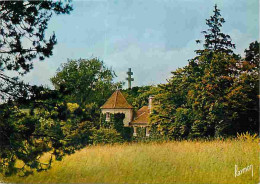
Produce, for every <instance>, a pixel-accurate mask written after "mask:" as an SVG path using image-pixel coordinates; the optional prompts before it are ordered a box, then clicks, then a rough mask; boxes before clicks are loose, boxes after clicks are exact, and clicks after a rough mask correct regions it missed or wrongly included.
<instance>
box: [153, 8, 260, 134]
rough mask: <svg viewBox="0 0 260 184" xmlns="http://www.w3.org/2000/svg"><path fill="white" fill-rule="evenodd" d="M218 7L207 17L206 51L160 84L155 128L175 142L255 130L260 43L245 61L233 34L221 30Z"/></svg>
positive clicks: (247, 51)
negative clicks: (176, 139) (180, 139)
mask: <svg viewBox="0 0 260 184" xmlns="http://www.w3.org/2000/svg"><path fill="white" fill-rule="evenodd" d="M223 22H224V19H223V18H220V13H219V10H218V9H217V6H215V7H214V16H212V17H211V18H210V19H207V25H209V27H210V29H209V30H208V32H207V31H206V32H204V33H205V44H204V47H205V49H204V50H199V51H197V53H198V56H196V57H195V58H193V59H191V60H189V64H188V65H187V66H185V67H184V68H181V69H178V70H177V71H175V72H172V73H173V76H172V78H171V79H170V80H169V81H168V83H167V84H165V85H161V86H160V92H159V94H158V95H156V97H155V101H156V103H155V108H154V110H153V113H152V115H151V120H152V125H153V126H154V127H156V128H157V130H158V131H159V132H160V133H162V134H166V135H168V136H170V137H172V138H187V137H206V136H219V135H221V136H225V135H236V133H237V132H245V131H250V132H256V131H257V128H256V127H257V126H256V125H257V123H256V122H257V118H256V117H257V114H258V113H257V111H258V109H259V107H258V106H257V104H258V99H257V89H258V87H257V86H258V85H257V83H258V81H257V76H258V71H257V72H256V68H257V67H258V65H257V64H254V62H256V61H257V57H259V51H257V47H259V45H257V44H255V43H252V44H250V48H249V49H247V50H246V51H245V52H246V60H248V61H243V62H241V61H240V57H238V55H236V54H234V53H233V51H232V50H231V49H232V48H234V47H235V46H234V45H233V44H232V43H231V38H230V36H226V35H225V34H223V33H221V32H220V27H221V26H222V24H221V23H223Z"/></svg>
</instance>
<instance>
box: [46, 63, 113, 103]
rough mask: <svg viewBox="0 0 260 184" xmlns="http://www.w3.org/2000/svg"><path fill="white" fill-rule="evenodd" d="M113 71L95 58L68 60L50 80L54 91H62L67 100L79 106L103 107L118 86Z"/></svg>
mask: <svg viewBox="0 0 260 184" xmlns="http://www.w3.org/2000/svg"><path fill="white" fill-rule="evenodd" d="M114 77H115V73H114V71H112V70H111V69H108V68H107V67H106V66H105V65H104V63H103V62H102V61H100V60H99V59H97V58H93V59H79V60H69V61H68V62H67V63H65V64H63V65H62V66H61V69H59V70H58V71H57V74H56V75H55V76H54V77H52V78H51V82H52V84H53V85H54V87H55V89H57V90H60V89H64V91H66V92H67V94H68V95H67V98H66V99H67V100H69V101H71V102H76V103H79V104H80V105H81V104H84V105H86V104H89V103H94V102H95V103H96V104H97V105H98V106H101V105H103V103H105V100H106V99H107V98H108V97H109V95H110V94H111V93H112V91H114V90H115V89H116V86H117V85H118V84H116V83H114V82H113V78H114Z"/></svg>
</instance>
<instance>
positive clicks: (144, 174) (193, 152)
mask: <svg viewBox="0 0 260 184" xmlns="http://www.w3.org/2000/svg"><path fill="white" fill-rule="evenodd" d="M235 165H238V167H239V169H242V168H244V167H246V166H248V165H253V169H254V176H253V177H252V176H251V171H250V172H246V173H244V174H242V175H240V176H238V177H235V175H234V174H235ZM258 176H259V147H258V142H257V141H254V142H246V141H237V140H226V141H217V140H216V141H208V142H203V141H194V142H191V141H181V142H167V143H148V144H144V143H136V144H130V145H127V144H123V145H105V146H91V147H88V148H85V149H83V150H81V151H78V152H76V153H75V154H73V155H70V156H67V157H65V158H64V159H63V160H62V161H60V162H58V161H57V162H54V164H53V167H52V169H51V170H49V171H47V172H41V173H35V174H34V175H33V176H29V177H27V178H19V177H17V176H13V177H10V178H5V179H4V181H7V182H22V183H205V184H206V183H207V184H208V183H228V184H230V183H233V184H248V183H252V184H253V183H254V184H255V183H258V179H259V177H258Z"/></svg>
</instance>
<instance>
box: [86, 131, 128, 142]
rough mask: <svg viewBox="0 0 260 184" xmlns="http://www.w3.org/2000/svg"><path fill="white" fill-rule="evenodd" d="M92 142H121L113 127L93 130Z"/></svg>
mask: <svg viewBox="0 0 260 184" xmlns="http://www.w3.org/2000/svg"><path fill="white" fill-rule="evenodd" d="M91 139H92V141H93V144H94V145H96V144H114V143H121V142H123V139H122V136H121V135H120V133H118V132H117V131H116V130H115V129H112V128H100V129H98V130H95V131H94V132H93V136H92V137H91Z"/></svg>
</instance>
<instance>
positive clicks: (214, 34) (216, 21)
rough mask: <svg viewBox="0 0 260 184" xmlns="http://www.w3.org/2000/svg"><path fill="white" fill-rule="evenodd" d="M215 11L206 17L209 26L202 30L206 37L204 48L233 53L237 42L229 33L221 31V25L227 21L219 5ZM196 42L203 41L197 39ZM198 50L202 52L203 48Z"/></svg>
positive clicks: (215, 7)
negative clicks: (222, 15)
mask: <svg viewBox="0 0 260 184" xmlns="http://www.w3.org/2000/svg"><path fill="white" fill-rule="evenodd" d="M213 13H214V15H213V16H210V18H209V19H206V24H207V26H208V27H209V28H208V29H207V30H206V31H202V33H203V34H204V37H205V42H204V44H203V46H204V49H205V50H211V51H221V52H226V53H232V52H233V51H232V49H234V48H235V44H233V43H232V40H231V37H230V36H229V35H227V34H224V33H222V32H221V27H222V26H223V24H224V23H225V19H224V18H222V17H221V14H220V9H218V7H217V5H215V6H214V10H213ZM196 42H197V43H200V42H201V41H200V40H197V41H196ZM196 52H197V53H198V54H200V53H201V52H203V50H197V51H196Z"/></svg>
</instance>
